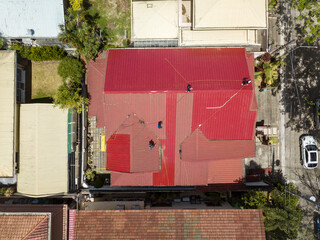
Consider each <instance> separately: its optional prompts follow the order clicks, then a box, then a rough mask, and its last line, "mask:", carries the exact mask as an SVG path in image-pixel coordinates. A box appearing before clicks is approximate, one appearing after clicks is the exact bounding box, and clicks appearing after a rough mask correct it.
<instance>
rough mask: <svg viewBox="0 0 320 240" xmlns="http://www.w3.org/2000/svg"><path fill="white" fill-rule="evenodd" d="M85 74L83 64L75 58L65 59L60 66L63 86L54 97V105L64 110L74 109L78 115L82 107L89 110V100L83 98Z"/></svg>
mask: <svg viewBox="0 0 320 240" xmlns="http://www.w3.org/2000/svg"><path fill="white" fill-rule="evenodd" d="M84 72H85V69H84V67H83V64H82V63H81V62H80V61H79V60H77V59H74V58H64V59H63V60H62V61H61V62H60V64H59V66H58V74H59V75H60V76H61V77H62V80H63V84H62V85H61V86H60V87H59V88H58V90H57V93H56V95H55V96H54V104H55V105H56V106H59V107H60V108H62V109H67V108H73V109H74V110H76V111H77V112H78V113H81V111H82V105H84V106H85V110H87V107H88V103H89V100H88V99H87V98H84V97H83V96H81V93H82V82H81V80H82V76H83V74H84Z"/></svg>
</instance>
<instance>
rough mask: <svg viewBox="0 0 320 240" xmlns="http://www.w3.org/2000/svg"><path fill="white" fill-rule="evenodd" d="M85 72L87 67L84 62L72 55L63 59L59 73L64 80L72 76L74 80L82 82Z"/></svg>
mask: <svg viewBox="0 0 320 240" xmlns="http://www.w3.org/2000/svg"><path fill="white" fill-rule="evenodd" d="M84 72H85V69H84V66H83V64H82V62H80V61H79V60H77V59H75V58H71V57H67V58H64V59H62V60H61V62H60V64H59V66H58V74H59V75H60V76H61V77H62V80H63V81H66V80H67V79H69V78H70V79H72V80H73V81H77V82H79V83H81V79H82V76H83V74H84Z"/></svg>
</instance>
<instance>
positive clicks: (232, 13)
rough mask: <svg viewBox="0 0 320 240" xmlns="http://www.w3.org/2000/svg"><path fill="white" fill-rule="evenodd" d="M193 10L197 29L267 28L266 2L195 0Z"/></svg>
mask: <svg viewBox="0 0 320 240" xmlns="http://www.w3.org/2000/svg"><path fill="white" fill-rule="evenodd" d="M193 8H194V10H193V13H194V22H193V27H194V28H195V29H197V28H209V29H210V28H211V29H212V28H220V29H223V28H225V29H228V28H229V29H232V28H233V29H238V28H244V29H250V28H253V29H257V28H266V27H267V1H266V0H193Z"/></svg>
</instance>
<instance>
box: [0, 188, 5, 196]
mask: <svg viewBox="0 0 320 240" xmlns="http://www.w3.org/2000/svg"><path fill="white" fill-rule="evenodd" d="M6 190H7V188H6V187H2V188H1V189H0V195H4V194H5V192H6Z"/></svg>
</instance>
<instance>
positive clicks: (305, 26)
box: [292, 0, 320, 44]
mask: <svg viewBox="0 0 320 240" xmlns="http://www.w3.org/2000/svg"><path fill="white" fill-rule="evenodd" d="M292 3H293V7H294V8H295V9H297V10H298V11H299V16H298V18H297V20H298V21H301V27H302V29H301V33H302V34H303V36H304V40H305V41H306V42H307V43H309V44H311V43H314V42H315V41H317V40H318V39H319V37H320V3H319V1H318V0H293V1H292Z"/></svg>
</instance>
